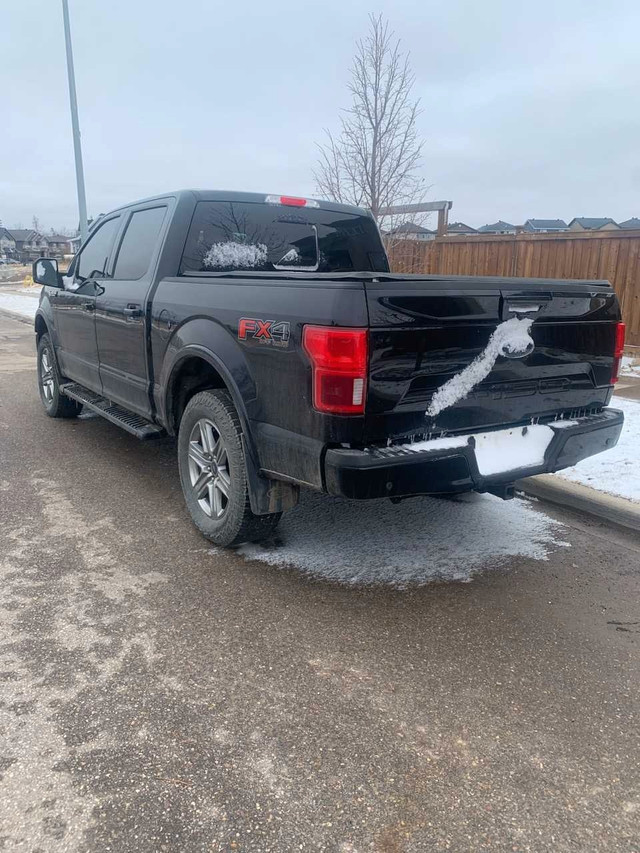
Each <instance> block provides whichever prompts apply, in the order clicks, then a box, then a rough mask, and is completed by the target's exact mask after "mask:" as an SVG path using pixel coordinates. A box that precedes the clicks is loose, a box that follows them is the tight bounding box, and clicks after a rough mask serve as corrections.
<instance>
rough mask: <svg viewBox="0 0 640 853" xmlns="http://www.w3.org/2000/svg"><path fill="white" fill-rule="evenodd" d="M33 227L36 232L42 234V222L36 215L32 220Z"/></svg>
mask: <svg viewBox="0 0 640 853" xmlns="http://www.w3.org/2000/svg"><path fill="white" fill-rule="evenodd" d="M31 226H32V228H33V230H34V231H37V232H38V233H40V220H39V219H38V217H37V216H36V215H35V213H34V215H33V219H32V220H31Z"/></svg>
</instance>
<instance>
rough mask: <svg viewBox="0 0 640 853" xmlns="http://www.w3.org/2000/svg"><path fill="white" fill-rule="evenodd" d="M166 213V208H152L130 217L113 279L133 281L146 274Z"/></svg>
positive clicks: (138, 211)
mask: <svg viewBox="0 0 640 853" xmlns="http://www.w3.org/2000/svg"><path fill="white" fill-rule="evenodd" d="M166 212H167V208H166V207H152V208H148V209H147V210H137V211H136V212H135V213H134V214H133V215H132V216H131V219H130V220H129V224H128V225H127V230H126V231H125V232H124V237H123V238H122V243H121V244H120V250H119V251H118V257H117V259H116V266H115V269H114V271H113V277H114V278H115V279H125V280H135V279H138V278H142V276H143V275H144V274H145V273H146V272H147V270H148V269H149V265H150V263H151V258H152V257H153V252H154V249H155V248H156V245H157V243H158V237H159V235H160V229H161V228H162V223H163V221H164V217H165V214H166Z"/></svg>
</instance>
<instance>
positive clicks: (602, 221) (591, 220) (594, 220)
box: [569, 216, 617, 230]
mask: <svg viewBox="0 0 640 853" xmlns="http://www.w3.org/2000/svg"><path fill="white" fill-rule="evenodd" d="M574 222H577V223H578V225H582V227H583V228H587V229H589V230H596V229H598V228H602V226H603V225H610V224H613V225H617V223H616V222H615V221H614V220H613V219H611V218H610V217H609V216H603V217H600V218H598V217H588V216H576V217H575V218H574V219H572V220H571V222H570V223H569V228H571V226H572V225H573V223H574Z"/></svg>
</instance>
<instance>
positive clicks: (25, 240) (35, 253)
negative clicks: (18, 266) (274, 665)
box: [10, 228, 48, 264]
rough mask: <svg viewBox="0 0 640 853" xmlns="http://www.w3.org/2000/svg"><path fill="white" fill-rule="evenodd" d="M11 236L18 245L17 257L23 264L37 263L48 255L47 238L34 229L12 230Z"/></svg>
mask: <svg viewBox="0 0 640 853" xmlns="http://www.w3.org/2000/svg"><path fill="white" fill-rule="evenodd" d="M10 234H11V236H12V237H13V239H14V240H15V243H16V249H15V251H16V257H17V258H18V260H19V261H22V263H25V264H26V263H29V262H30V261H35V259H36V258H43V257H46V255H47V248H48V243H47V238H46V237H45V236H44V235H43V234H40V232H39V231H34V230H33V229H32V228H12V229H11V231H10Z"/></svg>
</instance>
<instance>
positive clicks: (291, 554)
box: [211, 491, 566, 587]
mask: <svg viewBox="0 0 640 853" xmlns="http://www.w3.org/2000/svg"><path fill="white" fill-rule="evenodd" d="M561 530H562V525H561V524H559V523H558V522H557V521H554V520H553V519H551V518H550V517H548V516H547V515H545V514H544V513H542V512H540V511H539V510H537V509H536V508H535V507H534V506H533V505H531V504H529V503H527V502H526V501H523V500H520V499H518V498H516V499H515V500H512V501H508V502H504V501H501V500H500V499H499V498H495V497H493V496H492V495H477V494H468V495H463V496H461V497H460V498H458V499H457V500H455V501H448V500H438V499H437V498H412V499H411V500H407V501H403V502H402V503H400V504H392V503H391V502H390V501H389V500H375V501H346V500H339V499H337V498H330V497H327V496H323V495H318V494H315V493H312V492H304V491H303V493H302V495H301V501H300V504H299V505H298V506H297V507H296V508H295V509H293V510H290V511H289V512H288V513H285V515H284V516H283V518H282V521H281V523H280V526H279V528H278V530H277V532H276V540H277V541H276V544H274V545H272V546H268V547H267V546H262V545H244V546H242V547H241V548H240V553H242V554H243V555H244V556H245V557H246V558H247V559H253V560H262V561H264V562H265V563H269V564H270V565H272V566H279V567H286V566H293V567H295V568H297V569H298V570H300V571H302V572H305V573H306V574H309V575H313V576H314V577H320V578H324V579H326V580H335V581H339V582H341V583H347V584H353V585H371V584H386V585H391V586H396V587H406V586H413V585H421V584H426V583H430V582H433V581H437V580H448V581H469V580H471V579H472V577H473V576H474V575H475V574H477V573H478V572H480V571H484V570H495V569H499V568H503V567H505V566H507V565H509V564H510V563H513V560H514V558H529V559H534V560H546V559H547V558H548V554H549V553H550V551H551V550H552V548H554V547H560V546H563V545H566V543H564V542H562V541H561V540H559V539H558V535H559V534H560V532H561ZM211 552H212V553H217V551H216V549H211Z"/></svg>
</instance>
